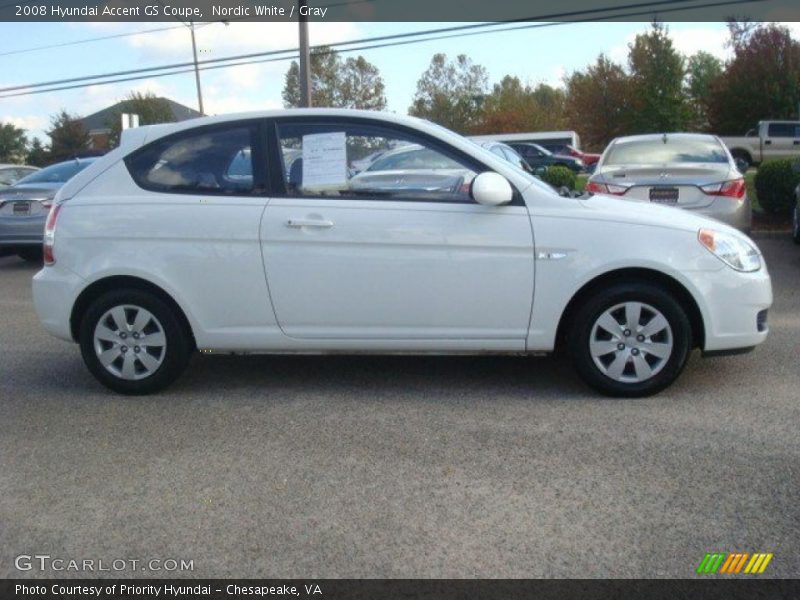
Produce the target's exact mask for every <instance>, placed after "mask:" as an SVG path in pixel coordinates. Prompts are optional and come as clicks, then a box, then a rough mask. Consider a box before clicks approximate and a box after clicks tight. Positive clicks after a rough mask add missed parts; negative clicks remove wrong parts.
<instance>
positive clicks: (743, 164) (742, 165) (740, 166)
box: [734, 158, 750, 174]
mask: <svg viewBox="0 0 800 600" xmlns="http://www.w3.org/2000/svg"><path fill="white" fill-rule="evenodd" d="M734 162H735V163H736V169H737V170H738V171H739V173H742V174H744V173H746V172H747V169H749V168H750V164H749V163H748V162H747V161H746V160H744V159H743V158H737V159H735V160H734Z"/></svg>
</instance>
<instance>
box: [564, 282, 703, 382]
mask: <svg viewBox="0 0 800 600" xmlns="http://www.w3.org/2000/svg"><path fill="white" fill-rule="evenodd" d="M624 302H641V303H644V304H647V305H650V306H652V307H653V308H655V309H656V310H658V311H660V312H661V314H662V315H663V316H664V318H665V319H666V321H667V322H668V323H669V327H670V329H671V331H672V352H671V354H670V355H669V357H668V358H666V359H665V361H666V362H665V364H664V365H663V366H662V367H661V370H660V371H658V372H657V373H656V374H655V375H653V376H652V377H651V378H649V379H646V380H644V381H640V382H635V383H634V382H622V381H617V380H615V379H612V378H611V377H610V376H608V375H607V374H606V373H604V372H603V371H601V370H600V368H599V367H598V366H597V364H595V361H594V359H593V358H592V355H591V352H590V350H589V343H590V339H591V335H592V329H593V327H594V324H595V322H596V321H597V320H598V319H599V318H600V316H601V315H602V314H603V313H604V312H605V311H607V310H609V309H611V308H612V307H614V306H616V305H618V304H621V303H624ZM568 345H569V350H570V353H571V355H572V360H573V363H574V365H575V369H576V370H577V371H578V374H579V375H580V376H581V378H582V379H583V380H584V381H585V382H586V383H587V384H588V385H590V386H591V387H593V388H594V389H596V390H597V391H599V392H601V393H602V394H605V395H608V396H617V397H624V398H639V397H643V396H650V395H652V394H656V393H658V392H660V391H661V390H663V389H664V388H666V387H668V386H669V385H670V384H671V383H672V382H673V381H675V379H676V378H677V377H678V375H680V373H681V371H683V368H684V367H685V366H686V362H687V360H688V358H689V354H690V351H691V348H692V329H691V324H690V322H689V318H688V317H687V316H686V312H685V311H684V310H683V308H681V306H680V304H679V303H678V302H677V301H676V300H675V298H674V297H673V296H672V295H671V294H669V293H668V292H666V291H664V290H663V289H661V288H660V287H657V286H655V285H652V284H647V283H619V284H615V285H613V286H612V287H610V288H608V289H606V290H603V291H601V292H599V293H595V294H593V295H592V296H591V297H589V298H588V299H587V300H586V301H585V302H584V303H583V304H582V305H581V306H579V307H578V309H577V310H576V312H575V313H574V319H573V320H572V326H571V328H570V330H569V334H568ZM626 368H627V367H626Z"/></svg>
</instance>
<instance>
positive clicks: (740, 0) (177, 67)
mask: <svg viewBox="0 0 800 600" xmlns="http://www.w3.org/2000/svg"><path fill="white" fill-rule="evenodd" d="M684 1H687V0H671V1H670V2H668V3H667V4H676V3H678V2H684ZM688 1H691V0H688ZM758 1H761V0H723V1H719V2H708V3H704V4H698V5H694V6H691V7H678V8H664V9H661V10H659V11H658V12H660V13H670V12H676V11H679V10H687V9H688V10H694V9H701V8H713V7H721V6H733V5H738V4H749V3H752V2H758ZM643 4H644V5H652V4H664V2H651V3H643ZM629 6H631V5H629ZM633 6H636V5H633ZM620 8H624V7H609V8H606V9H602V10H605V11H606V12H612V11H616V10H619V9H620ZM599 10H601V9H593V10H591V11H585V12H591V13H596V12H598V11H599ZM651 14H652V12H651V11H650V10H647V11H638V12H629V13H622V14H614V15H609V16H608V17H607V18H609V19H610V18H629V17H637V16H643V15H651ZM537 19H538V18H537ZM530 20H532V19H526V20H522V19H520V20H516V21H510V23H515V22H516V23H519V22H521V21H530ZM595 20H602V19H585V20H577V21H559V22H553V23H530V22H528V23H526V24H521V25H516V26H513V27H504V28H500V29H493V30H490V31H483V30H481V31H471V32H470V31H468V32H466V33H454V32H456V31H464V30H466V29H476V28H478V27H490V26H502V25H505V24H508V23H509V22H501V23H481V24H472V25H465V26H456V27H445V28H440V29H432V30H426V31H418V32H413V33H406V34H394V35H388V36H378V37H373V38H363V39H360V40H350V41H346V42H338V43H335V44H327V45H326V46H327V47H330V48H334V47H337V48H338V47H341V46H345V45H346V46H350V45H353V44H359V43H363V42H371V41H376V42H377V41H381V40H390V39H397V38H407V37H411V36H416V37H418V36H424V35H432V34H436V33H439V32H445V33H449V35H435V36H432V37H425V38H422V39H413V40H403V41H393V42H388V43H376V44H368V45H362V46H358V47H353V48H343V49H341V50H330V51H328V52H323V53H321V54H331V53H333V52H341V53H346V52H358V51H363V50H372V49H379V48H387V47H393V46H403V45H409V44H418V43H423V42H431V41H438V40H443V39H451V38H455V37H469V36H473V35H485V34H491V33H502V32H507V31H519V30H523V29H535V28H541V27H553V26H558V25H569V24H576V23H586V22H592V21H595ZM320 47H321V46H316V47H315V48H320ZM296 52H297V48H293V49H286V50H274V51H270V52H262V53H253V54H243V55H238V56H229V57H224V58H218V59H210V60H205V61H201V62H200V63H199V64H201V65H205V66H202V67H200V70H201V71H207V70H214V69H222V68H229V67H237V66H244V65H253V64H263V63H269V62H280V61H286V60H293V59H295V58H296V57H295V55H294V54H290V55H289V56H282V57H275V55H278V54H286V53H296ZM318 54H319V53H318ZM264 56H273V57H272V58H266V59H263V58H259V59H257V60H245V61H241V62H230V61H235V60H240V59H245V58H257V57H264ZM220 62H225V63H226V64H212V63H220ZM193 65H194V63H192V62H188V63H176V64H173V65H165V66H162V67H151V68H148V69H134V70H131V71H120V72H117V73H109V74H105V75H97V76H89V77H80V78H73V79H67V80H61V81H56V82H50V83H49V84H48V83H41V84H32V85H30V86H15V87H12V88H4V89H0V92H6V91H14V90H19V89H29V88H31V87H41V86H47V85H53V84H60V83H73V82H76V81H83V80H87V79H93V78H99V77H120V76H124V75H133V74H137V73H141V72H143V71H159V70H167V69H173V70H169V71H166V72H163V73H148V74H146V75H135V76H131V77H122V78H115V79H108V80H103V81H93V82H90V83H81V84H78V85H68V86H61V87H52V88H48V89H44V90H34V91H26V92H17V93H14V94H4V95H0V99H3V98H13V97H16V96H28V95H35V94H44V93H48V92H56V91H63V90H72V89H79V88H86V87H91V86H94V85H108V84H113V83H122V82H127V81H137V80H141V79H148V78H158V77H169V76H174V75H180V74H184V73H191V72H193V71H194V68H191V69H183V68H182V67H187V66H193Z"/></svg>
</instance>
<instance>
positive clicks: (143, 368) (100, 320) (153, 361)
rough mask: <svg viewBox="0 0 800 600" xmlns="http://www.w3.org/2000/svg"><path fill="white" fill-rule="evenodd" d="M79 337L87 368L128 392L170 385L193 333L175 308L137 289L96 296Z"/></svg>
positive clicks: (188, 351) (183, 363) (108, 384)
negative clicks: (188, 329) (190, 332)
mask: <svg viewBox="0 0 800 600" xmlns="http://www.w3.org/2000/svg"><path fill="white" fill-rule="evenodd" d="M79 341H80V346H81V354H82V355H83V360H84V362H85V363H86V366H87V367H88V369H89V371H90V372H91V373H92V374H93V375H94V376H95V377H96V378H97V379H98V380H99V381H100V382H101V383H102V384H103V385H105V386H106V387H108V388H110V389H112V390H114V391H116V392H119V393H122V394H130V395H141V394H150V393H153V392H157V391H159V390H162V389H164V388H165V387H167V386H168V385H169V384H171V383H172V382H173V381H175V379H177V378H178V376H179V375H180V374H181V373H182V372H183V370H184V369H185V367H186V364H187V363H188V361H189V358H190V356H191V352H192V343H191V336H190V334H189V332H188V331H187V330H186V327H185V326H184V325H183V323H182V322H181V319H180V318H179V316H178V315H177V314H176V313H175V311H174V310H173V309H172V308H171V307H170V306H168V305H167V304H166V303H165V302H163V301H162V300H161V299H160V298H158V297H157V296H156V295H154V294H151V293H149V292H146V291H142V290H136V289H130V290H118V291H113V292H108V293H106V294H104V295H102V296H100V297H99V298H97V299H96V300H95V301H94V302H93V303H92V304H91V305H90V306H89V308H88V310H87V311H86V313H85V315H84V317H83V320H82V322H81V327H80V339H79Z"/></svg>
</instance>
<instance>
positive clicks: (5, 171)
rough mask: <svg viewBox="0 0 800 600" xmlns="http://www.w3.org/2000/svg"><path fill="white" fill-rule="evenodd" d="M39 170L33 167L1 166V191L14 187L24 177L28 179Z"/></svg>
mask: <svg viewBox="0 0 800 600" xmlns="http://www.w3.org/2000/svg"><path fill="white" fill-rule="evenodd" d="M38 170H39V167H31V166H29V165H10V164H0V190H2V189H5V188H7V187H8V186H10V185H14V184H15V183H17V182H18V181H19V180H20V179H22V178H23V177H27V176H28V175H30V174H31V173H35V172H36V171H38Z"/></svg>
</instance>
